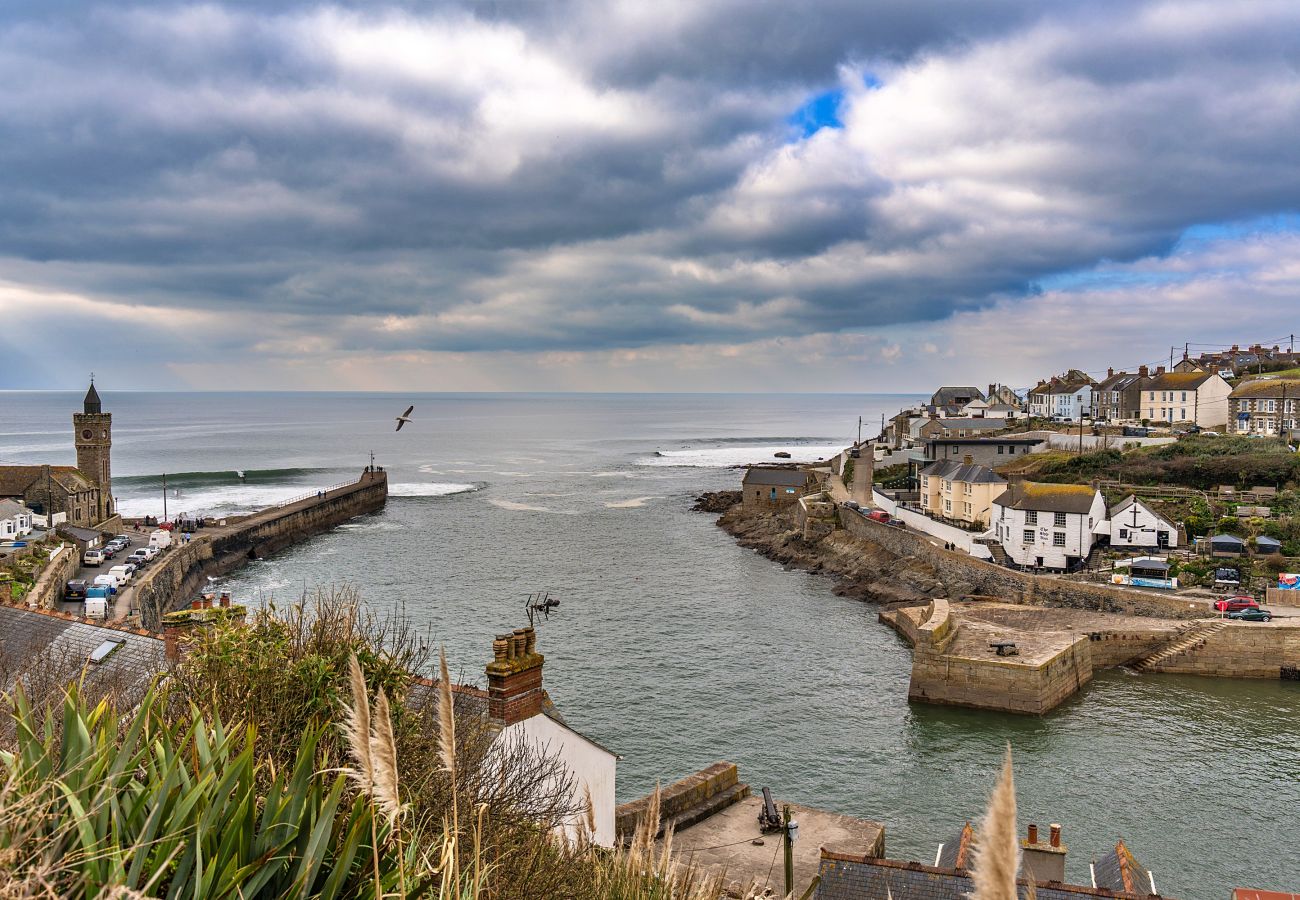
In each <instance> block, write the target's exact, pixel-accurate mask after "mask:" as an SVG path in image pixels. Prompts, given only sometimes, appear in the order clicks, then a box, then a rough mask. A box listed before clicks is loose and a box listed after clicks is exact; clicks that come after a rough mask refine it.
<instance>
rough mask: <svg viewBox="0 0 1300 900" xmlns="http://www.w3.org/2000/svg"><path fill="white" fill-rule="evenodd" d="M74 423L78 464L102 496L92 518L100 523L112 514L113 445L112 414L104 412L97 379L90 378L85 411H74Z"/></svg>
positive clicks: (113, 504) (97, 501)
mask: <svg viewBox="0 0 1300 900" xmlns="http://www.w3.org/2000/svg"><path fill="white" fill-rule="evenodd" d="M72 427H73V430H74V432H75V435H74V438H75V443H76V446H77V468H78V469H80V470H81V474H83V475H85V476H86V478H87V479H89V480H90V481H91V482H92V483H93V484H94V485H95V486H96V487H98V488H99V496H98V498H97V499H96V501H95V509H94V515H93V516H92V518H94V520H95V524H98V523H100V522H102V521H104V520H105V519H107V518H109V517H110V516H112V515H113V511H114V507H115V506H116V504H115V503H114V502H113V481H112V472H111V470H110V467H109V450H110V449H111V448H112V446H113V414H112V413H106V412H104V409H103V406H102V404H101V403H100V401H99V392H98V391H96V390H95V382H94V381H93V380H92V381H91V382H90V390H88V391H86V399H85V402H84V403H83V404H82V411H81V412H79V413H73V414H72Z"/></svg>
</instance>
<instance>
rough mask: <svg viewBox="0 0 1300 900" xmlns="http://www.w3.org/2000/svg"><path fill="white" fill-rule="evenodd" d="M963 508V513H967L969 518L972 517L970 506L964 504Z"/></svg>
mask: <svg viewBox="0 0 1300 900" xmlns="http://www.w3.org/2000/svg"><path fill="white" fill-rule="evenodd" d="M962 507H963V511H964V512H965V513H966V515H968V516H969V515H970V504H969V503H963V504H962Z"/></svg>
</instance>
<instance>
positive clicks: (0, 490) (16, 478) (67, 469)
mask: <svg viewBox="0 0 1300 900" xmlns="http://www.w3.org/2000/svg"><path fill="white" fill-rule="evenodd" d="M44 476H45V468H44V467H43V466H0V497H21V496H23V494H25V493H27V489H28V488H29V487H31V486H32V482H34V481H36V480H37V479H38V478H43V477H44ZM50 480H51V481H53V482H54V483H55V484H57V485H58V486H59V487H61V488H63V490H64V491H66V492H67V493H77V492H79V491H90V490H94V487H95V486H94V485H93V484H91V483H90V481H88V480H87V479H86V476H85V475H82V474H81V471H80V470H79V469H77V468H76V467H75V466H50Z"/></svg>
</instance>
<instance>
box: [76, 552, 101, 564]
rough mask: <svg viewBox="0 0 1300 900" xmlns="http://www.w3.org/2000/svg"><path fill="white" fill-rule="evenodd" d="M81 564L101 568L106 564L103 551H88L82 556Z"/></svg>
mask: <svg viewBox="0 0 1300 900" xmlns="http://www.w3.org/2000/svg"><path fill="white" fill-rule="evenodd" d="M81 564H82V565H83V566H101V565H103V564H104V551H103V550H87V551H86V552H85V553H83V554H81Z"/></svg>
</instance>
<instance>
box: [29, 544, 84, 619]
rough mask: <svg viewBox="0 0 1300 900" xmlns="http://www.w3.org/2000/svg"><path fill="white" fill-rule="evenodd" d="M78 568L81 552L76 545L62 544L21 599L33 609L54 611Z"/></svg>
mask: <svg viewBox="0 0 1300 900" xmlns="http://www.w3.org/2000/svg"><path fill="white" fill-rule="evenodd" d="M80 568H81V552H80V551H79V550H78V549H77V545H76V544H73V543H66V544H64V545H63V548H62V549H61V550H59V552H58V555H57V556H55V557H54V559H52V560H49V561H47V562H46V563H45V567H44V568H43V569H42V570H41V574H40V576H38V577H37V579H36V583H35V584H33V585H32V589H31V590H30V591H28V592H27V596H26V597H24V598H23V599H24V602H26V603H27V605H28V606H30V607H32V608H33V609H54V604H55V603H57V602H58V601H59V600H61V599H63V589H64V586H65V585H66V584H67V582H68V579H70V578H71V577H72V576H74V575H76V574H77V571H78V570H79V569H80Z"/></svg>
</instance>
